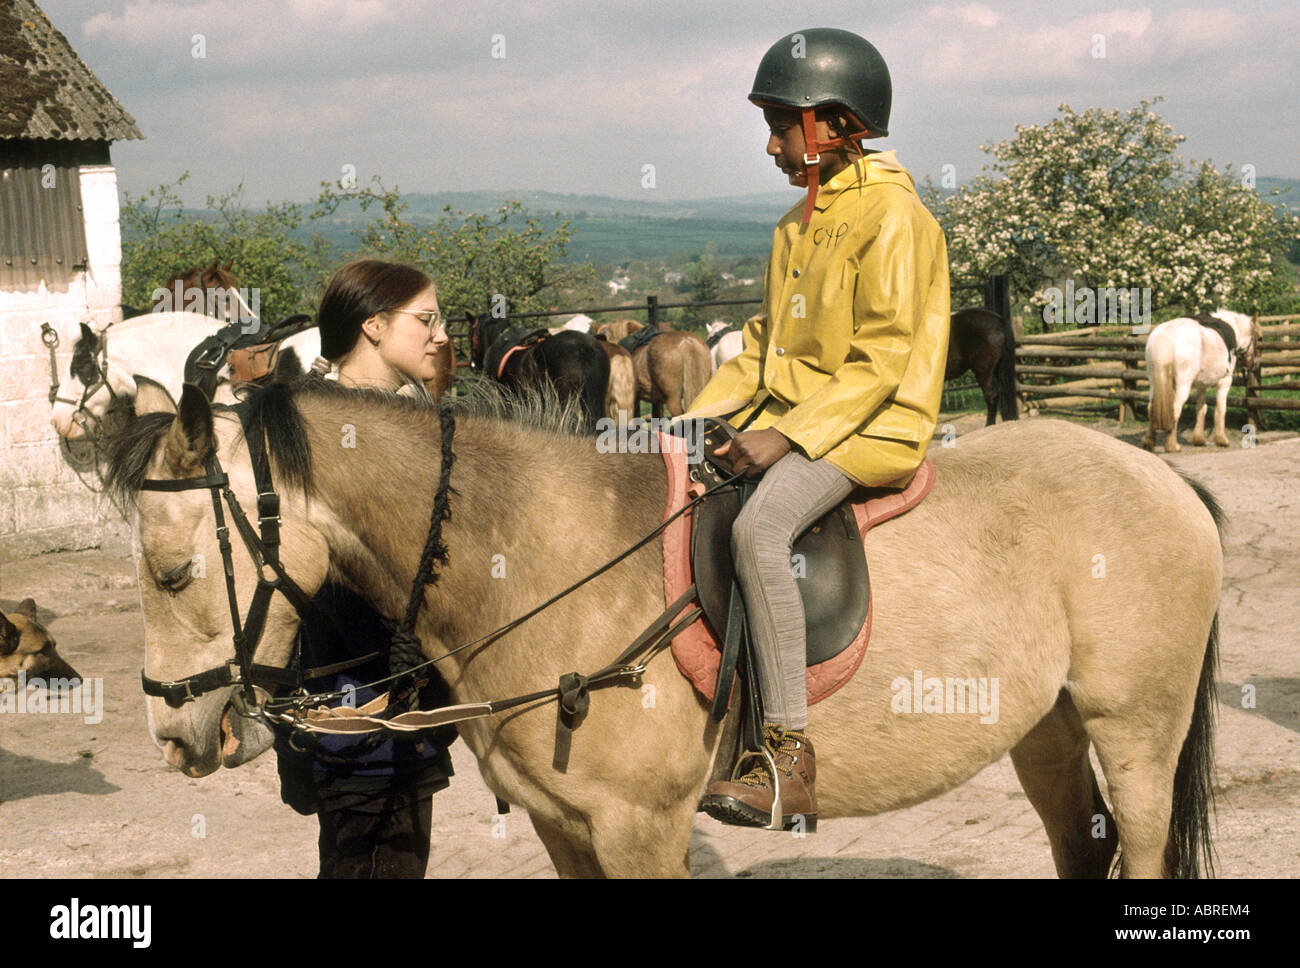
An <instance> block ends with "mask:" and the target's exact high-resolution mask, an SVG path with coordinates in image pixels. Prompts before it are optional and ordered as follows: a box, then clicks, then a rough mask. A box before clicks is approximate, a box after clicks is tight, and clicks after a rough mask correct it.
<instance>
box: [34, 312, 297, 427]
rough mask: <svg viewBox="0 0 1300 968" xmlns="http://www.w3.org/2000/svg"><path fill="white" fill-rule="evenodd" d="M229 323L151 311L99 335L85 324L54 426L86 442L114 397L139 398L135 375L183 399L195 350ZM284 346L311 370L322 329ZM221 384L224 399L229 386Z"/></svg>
mask: <svg viewBox="0 0 1300 968" xmlns="http://www.w3.org/2000/svg"><path fill="white" fill-rule="evenodd" d="M225 325H226V323H225V321H224V320H221V319H216V318H214V317H212V316H204V315H203V314H201V313H189V312H154V313H146V314H144V315H143V316H134V317H132V318H131V319H125V320H123V321H122V322H120V323H109V324H108V325H107V326H105V327H103V328H102V329H100V330H98V331H96V330H93V329H91V328H90V327H89V326H87V325H86V324H85V323H82V324H81V335H80V336H79V337H78V338H77V341H76V342H75V343H74V344H73V347H72V359H71V361H70V362H69V365H68V369H67V370H66V371H64V373H63V375H62V380H61V383H60V386H59V397H58V399H57V400H56V401H55V402H54V407H53V410H52V411H51V413H50V423H51V424H53V425H54V429H55V431H56V432H57V433H58V434H59V436H60V437H64V438H67V439H68V440H79V439H81V438H83V437H84V436H85V435H86V424H87V423H97V422H98V421H99V420H102V419H103V417H104V414H105V413H106V412H107V411H108V408H109V406H110V405H111V404H112V403H113V401H114V399H118V398H124V399H127V400H134V399H135V395H136V377H148V378H149V379H151V380H154V381H156V382H157V383H160V384H162V385H163V386H164V387H166V388H167V392H168V393H173V394H175V395H176V399H179V398H180V394H181V391H182V390H183V389H184V381H185V361H186V359H187V358H188V357H189V355H190V351H191V350H193V349H194V347H195V346H197V345H198V344H199V343H201V342H202V341H203V340H205V339H207V338H208V337H209V336H211V335H212V334H213V333H215V332H217V330H219V329H221V328H222V327H223V326H225ZM280 348H281V351H283V350H284V349H293V350H295V352H296V353H297V355H298V359H299V361H300V362H301V363H302V364H303V365H304V366H310V365H311V364H312V362H313V361H314V360H315V359H316V357H317V356H318V355H319V354H320V331H319V330H318V329H316V328H315V327H312V328H311V329H307V330H304V331H303V332H301V333H299V334H297V335H296V336H293V337H291V338H290V339H286V340H284V341H283V342H282V343H281V344H280ZM228 372H229V371H228V368H227V367H225V366H223V367H222V369H221V371H220V374H221V376H222V377H223V378H227V377H228ZM219 386H220V387H221V389H219V391H218V394H217V397H218V399H221V398H223V397H224V396H225V393H226V392H227V391H226V389H225V388H226V387H228V383H227V382H224V381H223V383H221V384H220V385H219ZM227 402H233V398H232V399H231V400H229V401H227Z"/></svg>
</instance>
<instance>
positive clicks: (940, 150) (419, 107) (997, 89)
mask: <svg viewBox="0 0 1300 968" xmlns="http://www.w3.org/2000/svg"><path fill="white" fill-rule="evenodd" d="M38 2H39V3H40V5H41V7H42V9H44V10H45V12H46V14H47V15H48V16H49V17H50V19H51V20H52V21H53V22H54V24H55V26H56V27H58V28H59V29H60V30H62V31H63V32H64V34H65V35H67V37H68V39H69V40H70V41H71V42H72V45H73V47H74V48H75V49H76V50H77V51H78V53H80V54H81V56H82V58H83V59H84V60H85V61H86V62H87V63H88V64H89V65H90V67H91V68H92V69H93V70H94V71H95V72H96V73H97V74H98V75H99V77H100V78H101V79H102V80H103V81H104V82H105V83H106V84H107V85H108V87H109V88H110V89H111V90H112V91H113V93H114V94H115V95H117V97H118V99H119V100H120V101H121V102H122V104H123V105H124V106H125V107H126V109H127V110H128V111H130V112H131V113H132V114H133V115H134V116H135V118H136V120H137V122H138V123H139V125H140V128H141V130H142V131H143V132H144V133H145V135H146V140H145V141H140V142H127V143H120V144H118V145H116V146H115V147H114V161H115V162H116V164H117V166H118V171H119V179H120V182H121V186H122V187H123V188H124V189H125V190H127V191H129V192H132V193H133V194H139V193H141V192H143V191H144V190H146V189H147V188H149V187H151V186H154V185H157V184H160V183H162V182H164V181H171V180H174V179H175V178H176V176H177V175H179V174H180V173H181V172H183V171H187V170H188V171H190V172H191V179H190V181H189V183H188V188H187V190H186V192H185V194H186V198H187V201H190V202H192V203H201V201H202V199H203V196H204V195H205V194H206V193H208V192H218V191H222V190H224V189H227V188H230V187H233V186H234V185H235V184H237V183H239V182H240V181H241V180H242V181H243V182H244V184H245V186H246V197H247V199H248V201H250V202H252V203H260V202H261V201H263V200H267V199H270V200H290V199H292V200H306V199H308V198H312V197H314V196H315V194H316V191H317V186H318V185H319V183H320V182H321V181H322V180H323V179H331V178H337V177H339V174H340V172H342V171H343V170H344V166H346V165H353V166H355V170H356V172H357V174H358V176H359V177H360V179H361V180H363V181H364V180H366V179H368V178H369V176H370V175H371V174H374V173H380V174H382V175H383V177H384V180H385V182H386V183H388V184H390V185H391V184H393V183H397V184H399V185H400V186H401V187H402V188H403V189H404V190H408V191H447V190H471V189H524V190H547V191H555V192H573V193H596V194H605V195H614V196H621V197H629V198H633V197H648V191H653V192H654V193H655V194H654V196H652V197H658V198H662V199H665V200H670V199H671V200H677V199H683V198H690V197H696V196H712V195H731V194H748V193H752V192H763V191H775V190H779V189H781V188H782V187H783V186H784V185H785V180H784V178H782V177H781V175H780V174H779V173H778V172H777V171H776V169H775V168H774V167H773V165H772V162H771V160H770V159H769V158H767V157H766V156H765V155H764V154H763V147H764V143H765V128H764V126H763V124H762V117H761V114H760V112H759V111H758V109H756V108H754V107H753V106H752V105H750V104H749V103H748V102H747V101H746V99H745V96H746V94H747V93H748V92H749V89H750V85H751V82H752V81H753V76H754V70H755V68H756V66H757V64H758V61H759V59H760V58H761V56H762V54H763V52H764V51H765V50H766V49H767V47H768V46H769V45H771V44H772V43H773V42H775V41H776V40H777V39H778V38H780V37H782V36H783V35H785V34H787V33H790V32H791V31H795V30H799V29H801V28H806V27H812V26H835V27H842V28H845V29H848V30H853V31H855V32H857V33H859V34H861V35H863V36H865V37H867V38H868V39H869V40H871V41H872V42H873V43H874V44H875V45H876V46H877V47H878V48H879V49H880V51H881V53H882V54H883V55H884V57H885V60H886V62H887V63H888V64H889V67H890V71H891V73H892V75H893V82H894V107H893V117H892V123H891V125H890V128H891V132H890V137H889V139H887V141H885V142H883V143H881V142H878V143H877V145H876V146H878V147H894V148H897V149H898V151H899V156H900V159H901V160H902V161H903V162H904V164H906V165H907V166H908V167H909V168H911V169H912V171H913V172H914V173H915V174H916V175H917V178H918V180H920V178H922V177H923V176H925V175H926V174H930V175H931V176H932V177H934V178H936V180H937V178H938V177H939V174H940V171H941V167H942V166H943V165H946V164H951V165H954V166H955V167H956V172H957V177H958V178H959V179H960V180H965V179H966V178H968V177H970V176H971V175H973V174H975V173H976V172H977V171H978V169H979V167H980V165H981V164H983V163H984V161H985V156H984V155H983V154H982V153H981V152H980V150H979V146H980V144H981V143H986V142H989V141H991V140H1000V139H1003V138H1008V137H1011V136H1012V135H1013V134H1014V126H1015V125H1016V124H1018V123H1022V124H1023V123H1041V122H1045V121H1047V120H1049V119H1050V118H1051V117H1052V116H1053V114H1054V113H1055V110H1056V107H1057V105H1058V104H1060V103H1067V104H1069V105H1070V106H1071V107H1072V108H1074V109H1076V110H1083V109H1084V108H1087V107H1102V108H1125V109H1127V108H1130V107H1133V106H1135V105H1136V104H1137V103H1138V102H1139V101H1140V100H1142V99H1143V98H1149V97H1152V96H1154V95H1164V97H1165V98H1166V101H1165V103H1164V104H1163V105H1161V106H1159V107H1158V108H1157V110H1158V111H1160V112H1161V113H1162V114H1163V116H1164V117H1165V118H1166V120H1168V121H1169V122H1170V123H1171V124H1172V125H1173V126H1174V129H1175V130H1176V131H1179V132H1181V133H1183V134H1185V135H1187V139H1188V140H1187V142H1186V144H1185V145H1184V146H1183V153H1184V154H1185V155H1187V156H1188V157H1193V158H1211V159H1213V160H1214V161H1215V162H1216V163H1217V164H1219V165H1220V167H1222V166H1223V165H1224V164H1225V163H1227V162H1233V163H1235V164H1236V165H1237V166H1241V165H1243V164H1253V165H1254V166H1255V168H1256V170H1257V171H1258V173H1259V174H1261V175H1279V176H1284V177H1300V158H1298V157H1297V153H1296V146H1297V144H1298V143H1300V137H1297V134H1298V132H1297V125H1296V120H1295V103H1296V79H1297V78H1300V7H1297V5H1296V4H1295V3H1294V2H1293V0H1253V2H1252V0H1237V2H1235V3H1232V4H1231V5H1229V4H1226V3H1215V2H1202V0H1155V2H1150V3H1147V4H1145V5H1141V6H1136V5H1135V6H1125V5H1121V4H1118V3H1114V2H1110V3H1107V2H1095V3H1094V2H1071V0H1060V2H1042V0H1007V2H1003V0H987V2H974V3H965V4H927V3H919V4H912V3H883V2H878V0H845V2H841V0H828V2H823V3H818V4H815V5H804V4H798V3H790V2H785V3H779V4H778V3H768V2H755V0H743V2H741V0H693V2H684V0H645V2H633V0H602V2H594V0H527V2H506V0H474V2H465V0H283V2H277V0H94V2H88V0H38ZM1098 35H1100V36H1101V38H1102V41H1101V44H1102V45H1104V54H1105V56H1104V57H1097V56H1094V53H1095V52H1096V51H1098V50H1099V49H1100V48H1099V45H1098V41H1097V39H1096V38H1097V36H1098ZM200 48H201V49H200ZM196 53H202V54H204V56H201V57H199V56H195V54H196ZM502 53H504V56H494V54H497V55H499V54H502ZM647 164H653V165H654V166H655V176H656V177H655V187H654V189H653V190H647V189H644V188H642V185H641V183H642V171H643V166H644V165H647Z"/></svg>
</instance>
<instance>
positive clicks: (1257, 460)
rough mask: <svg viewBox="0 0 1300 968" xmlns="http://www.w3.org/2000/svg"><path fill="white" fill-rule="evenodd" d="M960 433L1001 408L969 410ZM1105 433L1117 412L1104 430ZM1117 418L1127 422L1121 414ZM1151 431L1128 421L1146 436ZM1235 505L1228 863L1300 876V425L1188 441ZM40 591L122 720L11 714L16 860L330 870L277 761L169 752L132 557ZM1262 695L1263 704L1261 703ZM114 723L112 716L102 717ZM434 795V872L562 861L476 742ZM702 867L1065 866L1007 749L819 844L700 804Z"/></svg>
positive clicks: (67, 868)
mask: <svg viewBox="0 0 1300 968" xmlns="http://www.w3.org/2000/svg"><path fill="white" fill-rule="evenodd" d="M954 423H955V424H956V426H957V430H958V431H959V432H965V431H967V430H970V429H973V428H974V427H975V426H978V425H979V424H980V423H982V419H977V418H973V417H968V418H963V419H962V420H960V421H954ZM1103 429H1105V428H1103ZM1111 432H1114V431H1113V430H1112V431H1111ZM1140 434H1141V430H1140V429H1132V428H1131V427H1130V428H1128V429H1126V430H1125V431H1124V432H1122V433H1119V434H1118V435H1119V436H1121V437H1122V438H1123V439H1125V440H1128V441H1129V442H1130V443H1136V442H1137V440H1138V438H1139V437H1140ZM1169 462H1170V463H1171V464H1173V465H1174V466H1175V467H1178V468H1179V469H1181V470H1183V471H1186V472H1188V473H1190V474H1192V475H1193V476H1195V477H1198V478H1199V479H1200V480H1201V481H1202V482H1204V483H1205V484H1206V485H1208V486H1209V487H1210V488H1211V490H1212V491H1213V492H1214V493H1215V494H1216V495H1217V496H1218V498H1219V500H1220V501H1221V502H1222V504H1223V506H1224V508H1225V509H1226V510H1227V513H1228V517H1229V522H1230V525H1229V531H1228V534H1227V567H1226V575H1225V578H1224V587H1223V600H1222V612H1221V621H1222V629H1223V632H1222V674H1221V680H1220V684H1219V699H1220V706H1219V741H1218V780H1217V786H1216V789H1217V792H1218V821H1217V834H1216V842H1217V848H1218V854H1219V874H1220V876H1226V877H1294V876H1296V875H1300V595H1297V590H1298V589H1300V540H1298V536H1300V438H1297V437H1296V436H1295V435H1269V434H1265V435H1263V436H1262V437H1261V439H1260V443H1259V446H1256V447H1253V448H1244V447H1242V446H1240V442H1239V441H1238V440H1236V439H1234V446H1233V447H1232V448H1229V449H1226V450H1220V449H1216V448H1210V449H1204V448H1193V447H1190V446H1185V448H1184V450H1183V452H1182V453H1181V454H1179V455H1171V457H1170V458H1169ZM27 596H32V597H34V598H35V599H36V601H37V603H38V605H39V606H40V607H41V615H42V618H43V619H44V620H45V621H46V623H47V625H48V627H49V628H50V630H51V631H52V632H53V634H54V635H55V637H56V638H57V640H58V644H59V649H60V651H61V652H62V653H63V654H64V656H65V658H67V659H68V660H69V661H70V662H71V663H72V664H73V665H74V666H75V667H76V668H77V669H78V670H79V671H80V673H81V674H82V675H83V676H87V677H97V678H101V679H102V680H103V690H104V703H103V708H102V719H100V720H99V721H98V722H86V721H85V719H86V718H87V717H85V716H83V715H80V714H69V713H64V714H57V715H55V714H46V715H37V714H31V713H27V714H0V831H3V835H2V836H0V876H5V877H32V878H58V877H74V876H75V877H175V876H187V877H190V876H204V877H258V876H286V875H287V876H301V877H312V876H314V875H315V873H316V845H315V841H316V832H317V824H316V820H315V818H314V817H301V816H299V815H298V814H296V813H294V812H293V811H292V810H291V809H289V808H288V807H287V806H284V805H283V804H282V803H281V802H280V797H279V785H278V781H277V777H276V770H275V763H274V760H273V758H272V757H271V756H263V757H261V758H260V759H258V760H257V761H255V762H254V763H252V764H250V765H248V766H245V767H242V768H240V769H237V770H223V771H220V772H219V773H217V774H214V775H213V776H210V777H206V778H204V779H202V780H191V779H187V778H185V777H184V776H182V775H181V774H179V773H177V772H176V771H175V770H173V769H171V768H170V767H168V766H167V765H166V764H165V763H164V762H163V760H162V756H161V754H160V753H159V751H158V750H157V749H156V748H155V747H154V745H153V744H152V742H151V741H150V738H149V734H148V730H147V726H146V722H145V705H144V701H143V696H142V694H141V691H140V664H141V660H142V656H143V649H142V645H141V640H142V626H141V617H140V611H139V605H138V594H137V590H136V584H135V569H134V565H133V563H132V562H131V561H130V560H124V559H121V558H115V557H111V556H108V555H105V554H102V553H100V552H96V551H86V552H76V553H62V554H54V555H46V556H42V557H38V558H32V559H28V560H24V561H13V562H5V563H2V564H0V608H3V609H5V610H11V609H12V608H13V606H14V605H15V604H16V603H17V601H18V600H20V599H22V598H24V597H27ZM1243 697H1245V699H1246V700H1251V699H1252V697H1253V702H1249V701H1248V702H1246V703H1245V706H1244V707H1243ZM92 718H93V717H92ZM455 761H456V769H457V777H456V779H455V780H454V781H453V783H452V787H451V789H450V790H448V791H446V792H444V793H441V794H439V795H438V796H437V797H435V799H434V836H433V855H432V857H431V860H430V865H429V876H430V877H553V876H554V872H553V871H552V869H551V866H550V863H549V861H548V859H547V857H546V854H545V852H544V851H543V850H542V848H541V845H540V843H539V842H538V840H537V838H536V837H535V835H534V834H533V832H532V828H531V826H530V825H529V823H528V821H527V818H526V816H525V815H523V814H522V813H521V812H516V813H513V814H510V815H509V816H507V817H505V818H498V817H495V816H494V815H495V813H496V808H495V804H494V800H493V798H492V796H491V795H490V794H489V793H488V792H487V789H486V788H485V787H484V786H483V784H482V782H481V780H480V779H479V776H478V771H477V769H476V766H475V764H474V761H473V758H472V757H471V756H470V755H469V754H468V753H467V751H466V750H465V748H464V746H463V745H462V744H457V746H456V747H455ZM692 868H693V871H694V874H695V875H696V876H697V877H700V876H702V877H809V876H890V877H940V878H946V877H1008V876H1012V877H1015V876H1019V877H1026V876H1028V877H1050V876H1052V875H1053V868H1052V863H1051V858H1050V855H1049V852H1048V847H1047V839H1046V836H1045V835H1044V833H1043V829H1042V826H1041V825H1040V824H1039V822H1038V819H1037V816H1036V815H1035V814H1034V812H1033V810H1032V808H1031V807H1030V806H1029V805H1028V803H1027V801H1026V800H1025V798H1024V795H1023V794H1022V793H1021V792H1020V788H1019V785H1018V784H1017V782H1016V779H1015V776H1014V773H1013V771H1012V769H1011V766H1010V762H1009V761H1008V760H1007V759H1006V758H1005V757H1004V758H1003V759H1002V760H1001V761H999V762H998V763H995V764H993V765H992V766H990V767H988V768H987V769H985V770H984V771H983V772H982V773H980V774H979V775H978V776H976V777H975V778H974V779H972V780H971V781H970V782H968V783H966V784H965V785H963V786H961V787H959V788H958V789H956V790H953V791H951V792H950V793H948V794H947V795H945V796H943V797H940V798H938V799H936V800H932V801H930V802H928V803H924V804H921V805H919V806H917V807H914V808H911V809H909V810H904V811H898V812H896V813H892V814H888V815H885V816H881V817H872V818H862V819H852V820H835V821H828V822H826V823H824V824H822V825H821V828H820V830H819V832H818V833H817V834H815V835H812V836H809V837H806V838H803V839H800V838H796V837H794V836H792V835H789V834H786V835H782V834H773V833H768V832H765V831H753V830H745V829H738V828H730V827H724V826H722V825H720V824H718V823H715V822H714V821H712V820H709V819H707V818H705V817H703V816H700V817H699V818H698V819H697V821H696V827H695V837H694V841H693V845H692Z"/></svg>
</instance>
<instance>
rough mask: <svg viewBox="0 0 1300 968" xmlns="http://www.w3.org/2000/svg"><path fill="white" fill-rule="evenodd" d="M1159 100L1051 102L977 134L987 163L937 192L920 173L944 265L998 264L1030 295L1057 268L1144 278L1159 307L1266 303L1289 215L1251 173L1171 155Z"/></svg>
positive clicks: (1176, 139) (1276, 284)
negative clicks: (987, 134)
mask: <svg viewBox="0 0 1300 968" xmlns="http://www.w3.org/2000/svg"><path fill="white" fill-rule="evenodd" d="M1159 100H1161V99H1160V98H1156V99H1155V100H1154V101H1143V102H1141V103H1140V104H1139V105H1138V106H1137V107H1136V108H1134V109H1132V110H1131V111H1128V112H1121V111H1118V110H1115V111H1102V110H1098V109H1090V110H1087V111H1085V112H1083V113H1082V114H1080V113H1077V112H1075V111H1073V110H1071V109H1070V107H1069V106H1068V105H1061V107H1060V108H1059V112H1060V116H1059V117H1057V118H1055V119H1053V120H1052V121H1050V122H1048V123H1047V124H1043V125H1017V126H1016V136H1015V138H1013V139H1011V140H1008V141H1003V142H1000V143H998V144H995V145H992V146H989V145H983V146H981V148H982V150H983V151H985V152H986V153H989V154H991V155H992V156H993V158H994V159H995V160H994V162H993V164H992V165H991V166H990V165H985V166H984V169H983V172H982V173H981V174H980V175H979V176H978V177H976V178H975V179H973V180H972V181H971V182H969V183H968V184H966V185H964V186H962V187H960V188H959V189H958V190H957V191H956V192H955V193H953V194H952V195H950V196H948V197H947V198H946V199H944V198H941V197H940V196H939V193H938V192H937V191H936V190H935V189H934V187H933V186H932V185H927V187H926V190H925V193H924V197H925V200H926V204H927V205H929V206H930V207H931V209H932V210H933V211H934V212H935V214H936V216H937V217H938V219H939V221H940V224H941V225H942V226H943V228H944V232H945V234H946V235H947V238H948V248H949V260H950V267H951V271H952V275H953V276H954V277H981V276H986V275H988V274H991V273H995V272H1005V273H1008V274H1009V275H1010V277H1011V285H1012V289H1013V292H1015V293H1016V294H1017V295H1018V296H1020V297H1026V296H1028V297H1031V298H1030V302H1031V304H1032V305H1035V306H1041V305H1042V304H1043V303H1044V302H1045V298H1044V295H1043V292H1042V290H1043V288H1044V287H1045V286H1048V285H1052V284H1056V285H1059V284H1061V283H1062V282H1063V281H1064V280H1065V279H1067V278H1069V279H1073V280H1074V283H1075V285H1076V286H1077V287H1082V286H1088V287H1093V288H1103V287H1110V288H1115V289H1121V288H1123V289H1128V288H1138V289H1150V290H1151V300H1152V305H1153V306H1155V307H1160V308H1162V309H1168V308H1170V307H1180V308H1192V307H1195V308H1212V307H1215V306H1219V305H1224V306H1231V307H1232V308H1235V309H1243V310H1246V311H1258V309H1259V307H1261V306H1262V305H1264V304H1273V303H1276V301H1277V299H1278V296H1279V290H1280V289H1285V288H1286V287H1287V285H1288V282H1287V279H1288V278H1289V277H1288V275H1287V274H1285V273H1282V274H1279V273H1277V272H1276V269H1277V265H1278V262H1279V260H1282V259H1284V257H1285V252H1286V251H1287V249H1288V248H1289V246H1290V245H1291V244H1292V243H1293V241H1294V240H1295V239H1297V238H1300V219H1296V218H1294V217H1292V216H1289V215H1285V214H1279V213H1276V212H1275V211H1274V209H1272V208H1271V207H1270V206H1269V205H1268V204H1266V203H1265V202H1264V200H1263V199H1261V198H1260V196H1259V194H1258V192H1256V191H1255V189H1254V187H1253V184H1252V181H1251V179H1249V178H1243V177H1240V176H1238V175H1234V174H1233V173H1232V172H1231V170H1230V169H1229V170H1225V171H1223V172H1220V171H1219V170H1217V169H1216V168H1215V167H1214V165H1213V164H1211V163H1210V162H1208V161H1205V162H1200V163H1196V162H1189V161H1185V160H1183V159H1181V158H1179V157H1178V156H1177V155H1176V154H1175V149H1176V148H1177V146H1178V145H1179V144H1181V143H1182V142H1183V141H1184V140H1186V139H1185V138H1184V136H1183V135H1179V134H1176V133H1174V131H1173V129H1172V128H1171V127H1170V126H1169V125H1168V124H1166V123H1165V122H1164V121H1163V120H1162V119H1161V118H1160V116H1159V115H1157V114H1156V113H1155V112H1154V111H1152V110H1151V107H1152V105H1153V104H1155V103H1156V102H1157V101H1159Z"/></svg>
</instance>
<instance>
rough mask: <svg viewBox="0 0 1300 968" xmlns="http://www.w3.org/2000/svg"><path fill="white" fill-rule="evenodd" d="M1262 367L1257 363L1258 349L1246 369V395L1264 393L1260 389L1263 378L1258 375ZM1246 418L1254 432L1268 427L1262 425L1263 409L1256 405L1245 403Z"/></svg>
mask: <svg viewBox="0 0 1300 968" xmlns="http://www.w3.org/2000/svg"><path fill="white" fill-rule="evenodd" d="M1261 370H1262V367H1261V366H1260V363H1259V351H1258V349H1257V350H1256V355H1255V362H1254V363H1252V364H1251V365H1250V366H1249V367H1248V368H1247V369H1246V397H1247V399H1249V398H1250V397H1261V396H1263V395H1264V391H1263V389H1262V386H1263V383H1264V381H1263V379H1262V378H1261V376H1260V373H1261ZM1246 419H1247V420H1249V421H1250V422H1251V423H1253V424H1254V425H1255V432H1256V433H1261V432H1262V431H1264V430H1267V429H1268V428H1267V427H1265V426H1264V411H1262V410H1260V409H1259V407H1258V406H1257V405H1252V404H1250V403H1247V404H1246Z"/></svg>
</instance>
